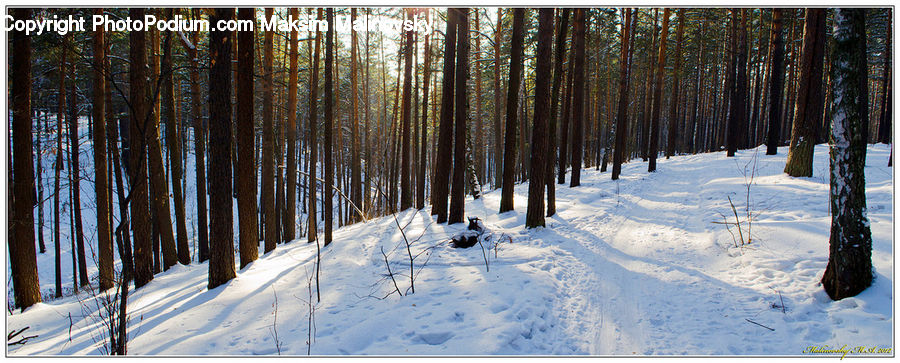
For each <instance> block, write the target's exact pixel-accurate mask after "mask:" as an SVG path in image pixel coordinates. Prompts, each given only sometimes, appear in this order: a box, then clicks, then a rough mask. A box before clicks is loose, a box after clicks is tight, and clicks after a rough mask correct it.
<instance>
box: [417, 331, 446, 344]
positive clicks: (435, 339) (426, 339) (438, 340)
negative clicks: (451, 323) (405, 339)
mask: <svg viewBox="0 0 900 363" xmlns="http://www.w3.org/2000/svg"><path fill="white" fill-rule="evenodd" d="M450 338H453V333H451V332H437V333H422V334H419V335H417V336H416V337H415V338H414V339H413V342H414V343H425V344H428V345H441V344H444V343H445V342H446V341H448V340H450Z"/></svg>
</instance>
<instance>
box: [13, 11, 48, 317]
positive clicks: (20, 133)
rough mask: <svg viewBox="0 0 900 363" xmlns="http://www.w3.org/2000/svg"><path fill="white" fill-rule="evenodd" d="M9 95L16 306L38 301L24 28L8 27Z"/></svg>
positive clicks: (26, 14)
mask: <svg viewBox="0 0 900 363" xmlns="http://www.w3.org/2000/svg"><path fill="white" fill-rule="evenodd" d="M10 12H11V13H12V14H10V15H12V16H13V18H14V19H16V20H30V19H31V10H30V9H21V8H15V9H10ZM11 35H12V37H11V38H12V48H11V49H10V50H11V52H12V58H13V59H12V67H10V75H11V77H12V83H11V84H10V86H11V88H10V93H11V94H10V96H11V98H12V105H11V106H12V111H13V120H12V127H13V128H12V136H13V154H12V155H10V157H12V158H13V162H12V164H11V166H12V167H13V169H11V170H9V171H8V173H10V174H12V175H10V176H11V177H12V184H13V185H12V192H13V194H12V195H11V197H12V199H13V200H12V203H11V204H12V208H11V211H12V214H11V215H10V216H9V225H10V227H11V228H10V230H9V232H10V237H11V238H9V239H8V240H7V242H8V244H9V262H10V269H11V271H12V281H13V296H14V298H15V306H16V307H17V308H22V310H25V309H26V308H28V307H30V306H32V305H34V304H36V303H39V302H41V287H40V281H38V271H37V255H36V254H35V251H34V205H35V200H34V164H32V162H33V160H34V159H33V158H32V157H33V155H32V153H33V149H32V148H33V147H34V146H33V145H34V144H33V136H32V133H31V129H32V120H31V38H30V37H29V36H27V35H25V32H24V31H21V30H12V34H11Z"/></svg>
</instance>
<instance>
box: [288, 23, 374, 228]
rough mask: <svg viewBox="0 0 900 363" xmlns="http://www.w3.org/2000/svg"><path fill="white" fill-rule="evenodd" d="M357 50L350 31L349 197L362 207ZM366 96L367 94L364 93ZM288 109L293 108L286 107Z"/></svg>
mask: <svg viewBox="0 0 900 363" xmlns="http://www.w3.org/2000/svg"><path fill="white" fill-rule="evenodd" d="M350 19H351V22H355V21H356V8H352V9H350ZM358 58H359V51H358V50H357V36H356V32H355V31H354V32H351V33H350V88H351V91H350V99H351V107H352V108H351V109H350V117H351V121H350V144H351V145H350V199H351V201H352V202H353V205H354V207H356V208H361V207H362V175H361V174H362V166H361V165H360V163H361V160H360V150H359V149H360V145H359V139H360V135H359V134H360V132H359V95H358V91H359V66H358V65H357V59H358ZM366 97H367V98H368V97H369V96H368V95H366ZM288 108H289V109H293V108H291V107H288ZM367 162H368V160H367ZM350 220H351V221H353V222H357V221H360V220H361V216H359V215H358V214H357V213H355V212H354V213H351V217H350Z"/></svg>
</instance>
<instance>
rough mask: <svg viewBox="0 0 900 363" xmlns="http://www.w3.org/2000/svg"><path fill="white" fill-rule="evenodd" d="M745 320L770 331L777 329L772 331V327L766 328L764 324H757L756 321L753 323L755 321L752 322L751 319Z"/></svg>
mask: <svg viewBox="0 0 900 363" xmlns="http://www.w3.org/2000/svg"><path fill="white" fill-rule="evenodd" d="M744 320H746V321H747V322H750V323H753V324H756V325H759V326H761V327H763V328H766V329H769V330H771V331H775V329H772V328H770V327H767V326H765V325H762V324H760V323H757V322H755V321H753V320H750V319H747V318H744Z"/></svg>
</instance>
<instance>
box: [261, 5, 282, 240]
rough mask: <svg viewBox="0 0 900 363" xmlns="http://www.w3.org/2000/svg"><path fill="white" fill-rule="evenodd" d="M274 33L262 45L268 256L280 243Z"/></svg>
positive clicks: (264, 207) (263, 205)
mask: <svg viewBox="0 0 900 363" xmlns="http://www.w3.org/2000/svg"><path fill="white" fill-rule="evenodd" d="M273 13H274V10H273V9H272V8H266V10H265V17H266V19H270V18H271V17H272V14H273ZM274 36H275V33H274V31H272V30H268V31H266V32H265V39H264V43H263V52H264V54H265V55H264V57H263V59H264V60H263V81H262V94H263V101H262V102H263V104H262V130H263V136H262V137H263V141H262V159H261V160H260V165H261V167H262V175H261V177H260V183H261V184H260V189H259V198H260V202H259V204H260V208H262V212H263V223H262V230H263V239H265V253H269V251H272V250H274V249H275V244H276V243H277V240H278V233H277V227H276V226H277V224H278V222H277V220H276V217H277V216H276V214H275V130H274V124H273V122H274V120H273V119H274V117H275V115H274V104H273V102H274V101H273V84H272V75H273V74H272V64H273V61H274V56H273V54H272V48H273V43H274V42H273V40H274Z"/></svg>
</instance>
